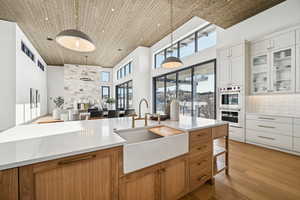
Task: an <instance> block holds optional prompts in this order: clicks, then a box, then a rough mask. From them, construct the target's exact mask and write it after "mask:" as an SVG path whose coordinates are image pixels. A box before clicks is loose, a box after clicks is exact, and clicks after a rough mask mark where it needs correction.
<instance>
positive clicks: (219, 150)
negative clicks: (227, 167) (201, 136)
mask: <svg viewBox="0 0 300 200" xmlns="http://www.w3.org/2000/svg"><path fill="white" fill-rule="evenodd" d="M225 152H226V149H225V148H223V147H220V146H217V145H214V157H216V156H219V155H221V154H223V153H225Z"/></svg>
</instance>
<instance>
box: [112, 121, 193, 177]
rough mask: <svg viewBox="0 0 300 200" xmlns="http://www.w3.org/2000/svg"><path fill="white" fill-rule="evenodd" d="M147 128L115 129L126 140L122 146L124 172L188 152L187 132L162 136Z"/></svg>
mask: <svg viewBox="0 0 300 200" xmlns="http://www.w3.org/2000/svg"><path fill="white" fill-rule="evenodd" d="M148 128H149V127H143V128H133V129H127V130H117V131H115V132H116V133H117V134H118V135H120V136H121V137H122V138H124V139H125V140H126V141H127V142H126V143H125V144H124V148H123V156H124V158H123V168H124V173H125V174H127V173H130V172H133V171H136V170H139V169H142V168H145V167H148V166H151V165H154V164H157V163H160V162H163V161H166V160H169V159H171V158H175V157H177V156H180V155H183V154H185V153H188V149H189V148H188V143H189V142H188V141H189V140H188V133H186V132H183V133H181V134H177V135H172V136H165V137H164V136H160V135H157V134H155V133H152V132H150V131H148ZM151 128H153V127H151Z"/></svg>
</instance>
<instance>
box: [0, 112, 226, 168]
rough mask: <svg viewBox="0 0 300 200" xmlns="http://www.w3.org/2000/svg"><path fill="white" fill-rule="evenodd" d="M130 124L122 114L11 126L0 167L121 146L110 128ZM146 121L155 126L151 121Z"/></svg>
mask: <svg viewBox="0 0 300 200" xmlns="http://www.w3.org/2000/svg"><path fill="white" fill-rule="evenodd" d="M131 124H132V123H131V118H128V117H123V118H112V119H100V120H90V121H72V122H61V123H53V124H31V125H22V126H17V127H14V128H12V129H9V130H7V131H4V132H1V133H0V155H1V156H0V170H3V169H9V168H14V167H20V166H24V165H29V164H33V163H38V162H42V161H47V160H53V159H57V158H62V157H66V156H71V155H77V154H81V153H87V152H92V151H97V150H101V149H107V148H111V147H116V146H121V145H123V144H124V143H126V141H125V140H124V139H123V138H121V137H120V136H119V135H118V134H116V133H114V129H118V130H120V129H129V128H131ZM148 124H149V126H153V125H158V123H157V122H156V121H151V120H150V121H149V123H148ZM161 124H165V125H167V126H170V127H173V128H177V129H181V130H184V131H193V130H198V129H202V128H209V127H214V126H219V125H223V124H226V122H222V121H217V120H210V119H203V118H192V117H180V120H179V121H162V123H161ZM142 126H144V121H136V127H142Z"/></svg>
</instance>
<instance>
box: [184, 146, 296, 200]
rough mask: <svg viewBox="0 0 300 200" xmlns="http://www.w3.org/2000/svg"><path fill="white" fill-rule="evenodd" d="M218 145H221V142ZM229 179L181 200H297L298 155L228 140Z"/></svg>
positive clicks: (222, 176)
mask: <svg viewBox="0 0 300 200" xmlns="http://www.w3.org/2000/svg"><path fill="white" fill-rule="evenodd" d="M220 144H221V143H220ZM229 150H230V151H229V161H230V162H229V164H230V168H229V174H230V175H229V176H226V175H225V172H223V173H220V174H219V175H217V176H216V179H215V185H214V186H211V185H209V184H205V185H204V186H203V187H201V188H199V189H197V190H196V191H194V192H193V193H191V194H189V195H187V196H185V197H184V198H182V199H181V200H231V199H237V200H246V199H247V200H248V199H251V200H299V199H300V156H294V155H290V154H286V153H282V152H279V151H275V150H270V149H265V148H262V147H257V146H254V145H250V144H243V143H239V142H234V141H230V143H229Z"/></svg>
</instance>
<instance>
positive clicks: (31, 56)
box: [21, 41, 35, 62]
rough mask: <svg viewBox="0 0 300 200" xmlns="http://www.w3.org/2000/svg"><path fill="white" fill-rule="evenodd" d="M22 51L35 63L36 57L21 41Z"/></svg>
mask: <svg viewBox="0 0 300 200" xmlns="http://www.w3.org/2000/svg"><path fill="white" fill-rule="evenodd" d="M21 50H22V51H23V52H24V53H25V54H26V55H27V56H28V57H29V58H30V59H31V60H32V61H33V62H35V56H34V54H33V53H32V51H31V50H30V49H29V48H28V47H27V46H26V44H25V43H24V42H23V41H21Z"/></svg>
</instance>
